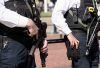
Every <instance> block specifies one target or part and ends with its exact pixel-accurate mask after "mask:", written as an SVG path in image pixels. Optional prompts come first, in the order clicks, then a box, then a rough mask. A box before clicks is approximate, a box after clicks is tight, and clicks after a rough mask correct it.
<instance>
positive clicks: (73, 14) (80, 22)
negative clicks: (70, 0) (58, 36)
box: [64, 0, 93, 30]
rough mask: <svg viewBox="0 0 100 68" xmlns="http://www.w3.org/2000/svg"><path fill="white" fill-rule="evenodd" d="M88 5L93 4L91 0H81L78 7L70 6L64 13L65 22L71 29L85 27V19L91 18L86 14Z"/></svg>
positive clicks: (83, 28)
mask: <svg viewBox="0 0 100 68" xmlns="http://www.w3.org/2000/svg"><path fill="white" fill-rule="evenodd" d="M90 6H93V5H92V1H91V0H81V2H80V7H79V8H77V5H76V8H71V9H69V10H68V11H67V12H66V13H65V15H64V17H65V18H66V23H68V26H69V27H70V28H71V29H74V30H75V29H82V30H85V29H86V27H87V24H88V23H87V20H88V21H89V20H90V19H91V16H90V15H89V14H87V8H88V7H90Z"/></svg>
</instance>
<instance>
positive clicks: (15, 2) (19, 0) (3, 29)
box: [0, 0, 32, 47]
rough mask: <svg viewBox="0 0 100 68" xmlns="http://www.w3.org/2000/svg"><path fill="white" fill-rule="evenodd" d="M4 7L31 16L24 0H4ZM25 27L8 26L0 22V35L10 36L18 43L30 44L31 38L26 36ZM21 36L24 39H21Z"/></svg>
mask: <svg viewBox="0 0 100 68" xmlns="http://www.w3.org/2000/svg"><path fill="white" fill-rule="evenodd" d="M5 6H6V8H8V9H10V10H12V11H16V12H17V13H19V14H21V15H23V16H26V17H28V18H31V14H30V11H28V8H27V6H26V3H25V2H24V0H9V1H7V2H5ZM26 30H27V28H21V27H14V28H9V27H7V26H5V25H3V24H1V23H0V35H7V36H9V37H10V38H12V39H14V40H17V41H19V42H20V43H22V44H24V45H26V46H27V47H29V46H28V45H31V44H32V38H31V37H29V36H28V34H27V32H26ZM21 38H23V39H24V40H25V41H26V43H25V41H23V40H21Z"/></svg>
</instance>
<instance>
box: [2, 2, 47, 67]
mask: <svg viewBox="0 0 100 68" xmlns="http://www.w3.org/2000/svg"><path fill="white" fill-rule="evenodd" d="M13 1H15V0H0V68H26V67H27V66H26V65H27V59H28V51H29V50H30V48H31V46H32V37H33V36H34V35H37V33H38V27H37V26H36V25H35V22H34V21H32V19H31V18H30V17H28V14H27V11H24V9H22V8H21V7H22V6H23V4H24V3H23V1H24V0H19V2H18V1H15V3H13ZM7 2H9V4H7ZM16 3H18V4H19V5H20V6H18V5H17V6H16ZM11 7H12V8H11ZM16 8H18V9H20V10H21V11H17V9H16ZM25 15H27V17H25ZM26 30H28V32H27V31H26ZM46 50H47V41H46V40H45V41H44V46H43V48H42V51H43V52H44V51H46Z"/></svg>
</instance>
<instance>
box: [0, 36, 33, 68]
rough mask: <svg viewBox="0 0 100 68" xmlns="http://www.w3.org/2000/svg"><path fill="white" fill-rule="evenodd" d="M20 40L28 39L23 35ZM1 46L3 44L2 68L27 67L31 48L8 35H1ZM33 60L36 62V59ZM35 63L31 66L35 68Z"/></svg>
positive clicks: (0, 51) (1, 52)
mask: <svg viewBox="0 0 100 68" xmlns="http://www.w3.org/2000/svg"><path fill="white" fill-rule="evenodd" d="M15 38H17V36H16V37H15ZM20 40H21V41H23V42H25V41H26V40H25V39H24V38H22V37H20ZM25 43H27V42H25ZM0 46H3V47H1V49H0V68H27V63H28V58H29V57H28V52H29V50H28V49H27V48H26V47H25V45H23V44H21V43H20V42H18V41H16V40H14V39H11V38H10V37H8V36H3V35H0ZM29 46H30V45H29ZM32 60H33V63H34V64H35V62H34V59H32ZM34 64H33V66H32V67H31V66H30V67H31V68H35V65H34Z"/></svg>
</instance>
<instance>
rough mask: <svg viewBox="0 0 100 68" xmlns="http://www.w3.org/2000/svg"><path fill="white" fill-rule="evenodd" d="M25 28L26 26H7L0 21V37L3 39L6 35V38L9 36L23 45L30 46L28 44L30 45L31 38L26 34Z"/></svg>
mask: <svg viewBox="0 0 100 68" xmlns="http://www.w3.org/2000/svg"><path fill="white" fill-rule="evenodd" d="M26 30H27V29H26V28H20V27H15V28H9V27H7V26H4V25H3V24H1V23H0V39H1V38H2V39H3V38H4V37H5V36H6V39H8V38H10V39H12V40H15V41H17V42H19V43H21V44H23V45H25V46H26V47H27V48H30V46H31V45H32V38H31V37H30V36H28V34H27V31H26ZM8 40H9V39H8ZM0 45H1V43H0ZM29 45H30V46H29Z"/></svg>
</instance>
